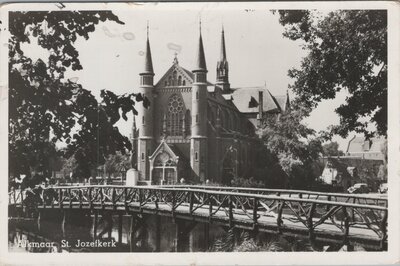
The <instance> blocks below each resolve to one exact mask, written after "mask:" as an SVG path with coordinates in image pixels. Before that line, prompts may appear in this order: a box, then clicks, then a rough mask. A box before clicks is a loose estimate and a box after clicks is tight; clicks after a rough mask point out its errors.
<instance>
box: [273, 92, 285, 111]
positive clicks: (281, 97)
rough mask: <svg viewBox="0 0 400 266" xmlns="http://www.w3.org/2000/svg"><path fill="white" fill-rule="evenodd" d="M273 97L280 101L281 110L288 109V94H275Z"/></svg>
mask: <svg viewBox="0 0 400 266" xmlns="http://www.w3.org/2000/svg"><path fill="white" fill-rule="evenodd" d="M273 97H274V98H275V100H276V101H277V102H278V105H279V107H280V108H281V110H282V111H286V103H287V101H288V96H287V95H278V96H273Z"/></svg>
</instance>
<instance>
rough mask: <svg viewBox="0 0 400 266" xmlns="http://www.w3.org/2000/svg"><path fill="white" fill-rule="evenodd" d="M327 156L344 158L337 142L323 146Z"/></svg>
mask: <svg viewBox="0 0 400 266" xmlns="http://www.w3.org/2000/svg"><path fill="white" fill-rule="evenodd" d="M322 150H323V154H324V155H325V156H343V155H344V152H343V151H341V150H339V144H338V143H337V142H336V141H333V142H329V143H327V144H324V145H322Z"/></svg>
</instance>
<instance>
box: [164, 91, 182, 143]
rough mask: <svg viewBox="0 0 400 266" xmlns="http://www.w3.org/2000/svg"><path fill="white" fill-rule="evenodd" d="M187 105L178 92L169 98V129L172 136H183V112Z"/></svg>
mask: <svg viewBox="0 0 400 266" xmlns="http://www.w3.org/2000/svg"><path fill="white" fill-rule="evenodd" d="M184 112H185V106H184V104H183V101H182V99H181V97H180V96H179V95H177V94H173V95H171V97H169V100H168V118H167V131H168V133H169V135H170V136H181V135H182V129H183V127H182V126H183V125H182V123H183V114H184Z"/></svg>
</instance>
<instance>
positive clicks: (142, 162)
mask: <svg viewBox="0 0 400 266" xmlns="http://www.w3.org/2000/svg"><path fill="white" fill-rule="evenodd" d="M139 75H140V87H139V92H140V93H141V94H142V95H143V96H145V97H147V99H148V100H149V102H150V106H149V107H147V108H145V107H144V106H143V104H142V103H138V104H137V105H136V109H137V111H138V122H137V128H138V131H139V134H138V143H137V148H138V151H137V167H138V171H139V180H146V179H148V178H149V176H150V175H149V168H150V167H149V160H148V157H149V156H150V155H151V153H152V151H153V108H154V106H153V105H154V101H153V89H154V85H153V78H154V71H153V62H152V59H151V51H150V41H149V26H148V25H147V42H146V53H145V57H144V69H143V71H142V72H141V73H140V74H139Z"/></svg>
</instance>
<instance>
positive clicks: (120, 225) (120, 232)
mask: <svg viewBox="0 0 400 266" xmlns="http://www.w3.org/2000/svg"><path fill="white" fill-rule="evenodd" d="M118 243H119V244H122V213H119V214H118Z"/></svg>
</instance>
